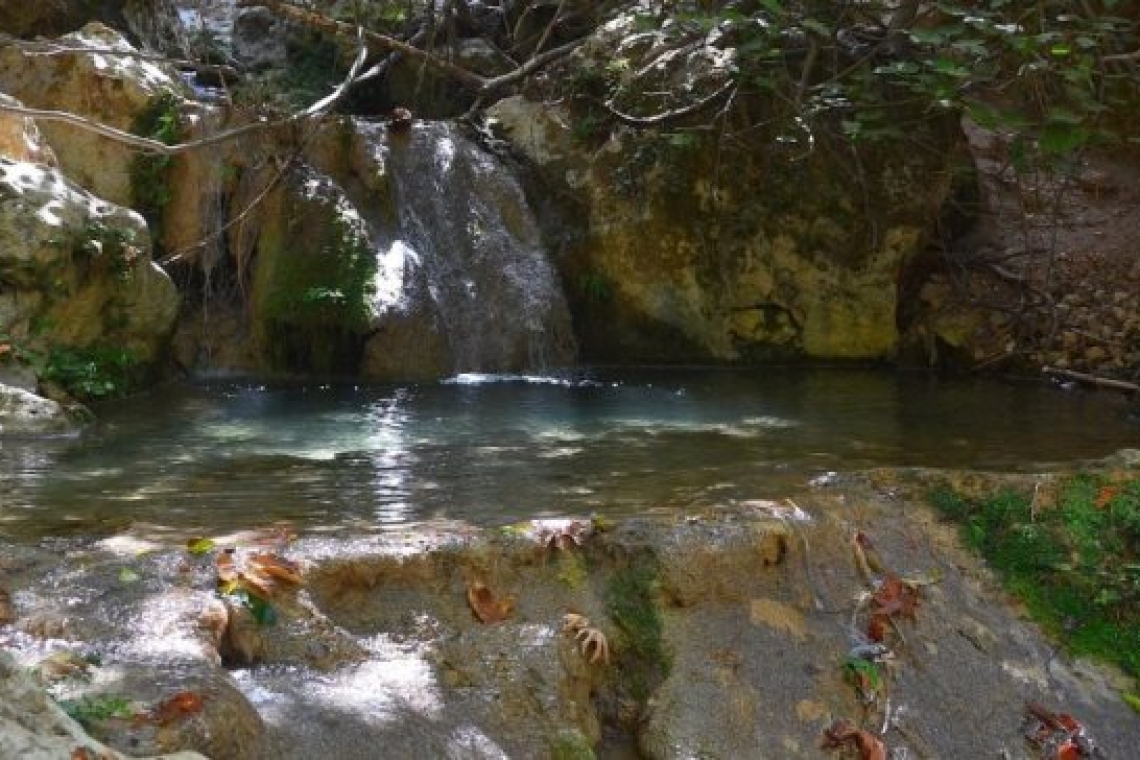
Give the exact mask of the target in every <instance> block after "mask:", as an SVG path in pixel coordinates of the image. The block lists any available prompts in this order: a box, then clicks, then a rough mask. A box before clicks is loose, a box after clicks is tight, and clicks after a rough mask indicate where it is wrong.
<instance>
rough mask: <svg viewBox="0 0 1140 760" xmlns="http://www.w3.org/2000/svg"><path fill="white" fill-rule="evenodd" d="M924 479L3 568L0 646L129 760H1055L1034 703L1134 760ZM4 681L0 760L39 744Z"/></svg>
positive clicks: (85, 552) (63, 554) (233, 541)
mask: <svg viewBox="0 0 1140 760" xmlns="http://www.w3.org/2000/svg"><path fill="white" fill-rule="evenodd" d="M931 477H933V476H931V475H930V474H929V473H926V474H915V473H906V474H899V473H872V474H867V475H861V476H857V477H851V478H841V479H839V480H837V481H835V482H833V483H831V484H829V485H825V486H818V487H816V488H814V489H812V490H811V491H809V492H806V493H804V494H799V495H796V496H795V497H794V498H792V499H790V500H783V501H762V500H757V501H753V502H743V503H739V504H735V505H732V506H731V507H726V508H724V509H721V510H714V511H709V512H706V513H702V514H697V515H688V516H683V517H670V518H644V519H631V520H627V521H623V522H621V523H618V524H612V525H611V524H607V523H606V522H605V521H599V520H594V521H589V520H582V521H574V520H568V521H538V522H535V523H526V524H523V525H518V526H512V527H508V528H503V529H499V530H487V531H477V530H472V529H467V528H465V527H455V526H450V527H444V528H431V529H428V528H424V529H417V530H409V531H407V532H404V533H398V534H386V535H383V536H380V537H361V538H355V539H329V538H315V537H301V538H298V539H292V538H291V537H290V536H289V535H288V534H287V532H282V531H267V532H259V533H251V534H249V535H241V536H229V537H224V538H222V537H216V538H213V539H209V540H206V539H200V540H196V541H193V542H191V544H190V545H189V546H187V545H183V544H182V543H181V541H180V542H178V545H172V544H171V542H170V541H167V542H165V544H164V542H162V541H160V540H158V539H157V538H155V536H154V535H152V534H153V531H151V532H150V533H149V534H148V530H147V529H146V528H145V527H144V526H139V527H137V528H135V529H133V530H132V531H131V532H129V533H126V534H120V535H116V536H113V537H109V538H103V539H91V540H84V541H78V542H70V543H61V542H58V541H45V542H44V543H43V544H41V545H38V546H28V545H11V544H9V545H0V570H3V581H2V585H3V586H4V589H3V590H4V591H5V592H7V594H6V595H0V623H6V625H3V626H0V644H3V645H5V646H6V647H8V648H10V649H12V650H13V651H14V652H15V653H16V655H17V658H18V659H19V660H20V662H21V663H22V664H23V665H24V666H26V667H29V668H33V671H32V672H34V673H36V674H37V676H38V678H39V679H40V680H41V682H43V683H46V684H48V685H49V686H48V688H50V689H51V691H52V692H53V693H54V694H55V695H56V696H57V698H58V699H59V700H61V704H63V705H64V706H65V707H66V708H67V710H68V712H69V713H70V714H71V715H73V716H75V717H77V718H78V719H79V720H81V721H82V722H83V723H84V725H85V726H87V728H88V729H89V730H90V731H91V732H92V733H93V734H94V735H95V736H97V737H98V738H99V739H100V740H102V741H104V742H106V743H107V744H109V745H110V746H112V747H114V748H115V749H117V750H120V751H123V752H127V753H132V754H156V753H160V752H171V751H176V750H196V751H198V752H201V753H203V754H205V755H207V756H209V757H213V758H218V759H221V758H235V759H236V758H241V760H247V759H248V758H306V759H310V758H333V757H335V758H341V759H344V760H352V759H353V758H361V759H363V758H409V757H422V758H428V757H432V758H436V757H438V758H542V757H552V758H559V759H561V758H589V757H603V758H606V757H609V758H631V757H645V758H692V757H702V758H704V757H707V758H726V759H727V758H732V759H733V760H737V759H746V758H756V759H760V758H790V759H792V760H795V759H796V758H823V757H842V756H843V755H842V753H843V752H848V753H854V754H851V755H849V756H852V757H855V756H858V750H857V749H856V746H855V745H856V743H857V741H859V740H863V741H864V742H865V743H866V744H867V746H868V747H870V748H871V750H872V751H874V750H875V746H874V745H873V744H872V742H876V741H881V742H882V744H883V746H884V748H885V751H887V752H889V753H891V754H890V755H889V756H890V757H909V758H964V757H1006V758H1011V759H1017V758H1025V759H1029V758H1039V757H1049V756H1050V755H1048V754H1044V751H1043V750H1042V747H1041V746H1038V745H1036V744H1034V743H1033V742H1032V741H1030V740H1027V738H1026V731H1027V726H1028V729H1029V733H1030V734H1031V735H1033V736H1034V737H1035V738H1039V739H1043V740H1044V739H1055V738H1058V737H1057V736H1054V735H1053V734H1054V733H1056V732H1052V733H1051V730H1050V729H1048V728H1042V721H1041V719H1040V717H1036V718H1035V717H1033V716H1032V715H1027V705H1028V704H1034V705H1037V706H1038V707H1034V708H1033V709H1034V710H1038V711H1039V710H1041V709H1048V710H1052V711H1055V712H1058V713H1067V714H1070V715H1072V716H1074V717H1075V718H1076V719H1077V720H1079V721H1080V722H1081V724H1083V726H1084V727H1086V728H1087V730H1088V732H1089V733H1090V734H1091V736H1092V737H1093V738H1094V739H1095V740H1096V742H1097V743H1098V745H1099V747H1100V750H1101V751H1102V752H1103V753H1104V755H1105V756H1106V757H1109V758H1125V757H1130V756H1132V754H1133V748H1134V747H1135V746H1136V745H1137V743H1138V742H1140V719H1138V718H1137V716H1136V715H1135V714H1134V713H1133V712H1131V710H1130V709H1129V708H1128V707H1127V706H1126V705H1125V704H1124V703H1123V702H1122V701H1121V699H1120V690H1121V689H1132V688H1134V687H1133V686H1132V685H1131V684H1129V683H1127V681H1126V680H1125V679H1123V678H1122V677H1121V676H1119V675H1114V674H1113V673H1112V672H1111V671H1109V670H1107V669H1103V668H1099V667H1094V666H1091V665H1089V664H1087V663H1083V662H1071V661H1069V660H1067V659H1066V657H1065V656H1064V655H1062V654H1061V653H1060V652H1058V651H1057V650H1056V648H1055V647H1054V646H1053V645H1051V644H1050V642H1048V641H1047V640H1045V639H1044V638H1043V637H1042V635H1041V634H1040V632H1039V631H1038V630H1037V629H1036V628H1035V627H1034V626H1033V625H1031V624H1029V623H1027V622H1026V621H1025V620H1024V619H1022V617H1021V616H1020V615H1019V614H1018V612H1017V610H1016V609H1015V608H1014V607H1012V606H1011V605H1010V604H1009V603H1008V600H1007V598H1006V597H1005V595H1004V594H1003V593H1002V592H1001V591H1000V589H998V587H997V586H996V585H995V584H994V582H993V581H992V579H991V577H990V575H989V573H988V571H986V570H985V569H984V568H983V567H981V566H980V565H979V563H978V562H977V560H976V559H974V558H973V557H972V556H970V555H968V554H967V553H966V552H965V551H964V550H963V549H961V548H960V546H959V544H958V541H957V538H956V532H955V528H954V526H952V525H949V524H946V523H943V522H940V521H939V520H938V518H937V517H936V516H935V515H934V514H933V513H932V512H931V511H929V510H928V509H927V507H926V506H925V505H924V503H923V494H924V493H925V492H926V490H927V487H928V485H929V482H930V479H931ZM938 477H942V476H941V475H939V476H938ZM987 482H990V483H991V485H992V482H991V481H987ZM856 537H859V538H858V540H856ZM186 538H191V537H181V539H183V540H184V539H186ZM856 547H858V548H856ZM219 589H220V591H219ZM873 639H881V641H880V642H876V641H873ZM0 665H2V668H3V673H4V674H6V676H5V677H4V678H0V704H3V705H6V706H8V707H6V708H5V710H4V711H0V736H5V735H8V734H9V733H11V731H12V730H13V728H14V727H22V730H25V731H27V730H30V729H29V727H35V728H36V729H37V730H39V731H40V732H41V733H42V734H44V735H47V734H50V733H52V732H53V731H54V730H55V728H54V726H56V725H58V724H59V720H60V719H59V718H58V715H56V713H57V712H58V711H52V710H48V708H45V707H34V706H33V705H32V703H31V702H30V701H28V700H27V698H25V697H21V698H19V699H16V697H15V696H14V694H13V693H12V689H13V688H15V687H14V686H13V684H16V683H22V684H26V681H17V680H16V679H14V678H13V676H12V673H13V672H14V671H13V667H12V666H11V665H10V664H8V662H7V660H5V661H3V663H0ZM19 688H21V689H25V691H26V688H25V686H20V687H19ZM13 705H14V706H15V709H14V710H13V708H12V707H11V706H13ZM32 710H38V711H39V712H38V713H35V714H33V713H32V712H31V711H32ZM21 711H22V712H21ZM41 715H42V716H47V717H41ZM837 720H847V721H850V724H851V726H852V730H851V731H850V733H851V738H850V739H842V738H840V739H839V740H838V742H839V743H840V744H841V745H842V746H841V747H840V748H839V750H838V752H836V751H832V750H828V749H825V748H823V747H822V746H821V744H822V743H823V742H822V739H823V737H824V735H825V732H826V731H828V730H829V729H832V731H831V733H832V734H833V735H835V734H837V732H836V731H835V730H834V725H835V721H837ZM855 729H862V730H864V731H866V732H867V733H866V734H858V733H857V732H856V730H855ZM838 733H840V734H841V733H842V732H838ZM1045 751H1052V750H1045ZM43 756H45V757H47V756H49V755H43ZM60 756H61V757H65V756H66V755H60ZM883 756H884V755H876V754H864V755H863V757H865V758H867V757H870V758H874V757H883ZM1057 756H1060V755H1057Z"/></svg>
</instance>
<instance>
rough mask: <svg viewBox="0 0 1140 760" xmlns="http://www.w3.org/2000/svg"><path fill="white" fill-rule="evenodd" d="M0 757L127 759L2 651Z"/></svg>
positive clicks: (190, 759)
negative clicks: (93, 734) (90, 731)
mask: <svg viewBox="0 0 1140 760" xmlns="http://www.w3.org/2000/svg"><path fill="white" fill-rule="evenodd" d="M0 757H5V758H17V757H18V758H20V759H21V760H59V758H65V757H69V758H80V757H83V758H87V757H99V758H106V760H125V758H127V757H128V756H127V755H122V754H120V753H119V752H117V751H115V750H113V749H111V748H110V747H107V746H105V745H103V744H102V743H100V742H97V741H95V740H94V739H92V738H91V737H90V736H88V735H87V733H86V732H85V731H84V730H83V728H82V727H81V726H80V725H79V724H78V723H76V722H75V721H74V720H72V719H71V718H70V717H68V715H67V714H66V713H65V712H64V711H63V710H62V709H61V708H60V707H59V705H57V704H56V703H55V701H54V700H52V699H51V697H49V696H48V695H47V694H46V693H45V692H44V689H43V687H42V686H41V685H40V684H39V683H37V682H36V681H35V679H34V677H33V676H32V674H31V673H30V672H29V671H27V670H25V669H24V668H22V667H20V666H19V665H17V664H16V662H15V660H13V658H12V656H11V655H10V654H8V653H7V652H4V651H0ZM153 760H205V758H204V757H203V756H202V755H199V754H198V753H197V752H177V753H174V754H170V755H162V756H160V757H155V758H153Z"/></svg>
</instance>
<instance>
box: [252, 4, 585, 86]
mask: <svg viewBox="0 0 1140 760" xmlns="http://www.w3.org/2000/svg"><path fill="white" fill-rule="evenodd" d="M254 5H260V6H265V7H267V8H269V9H270V10H271V11H273V12H274V13H276V14H278V15H280V16H282V17H283V18H285V19H288V20H290V21H294V22H296V23H298V24H302V25H305V26H308V27H311V28H313V29H319V30H321V31H324V32H328V33H330V34H335V35H340V36H345V35H348V34H352V33H354V31H355V27H353V26H352V25H351V24H348V23H345V22H343V21H337V20H335V19H331V18H329V17H328V16H324V15H322V14H320V13H315V12H313V11H308V10H304V9H302V8H298V7H297V6H295V5H290V4H289V3H287V2H284V0H239V1H238V6H239V7H248V6H254ZM364 37H365V39H366V40H367V41H368V42H369V43H373V44H375V45H377V46H379V47H382V48H385V49H387V50H393V51H396V52H399V53H403V54H404V55H406V56H408V57H410V58H414V59H416V60H418V61H421V62H423V63H424V64H425V65H426V66H429V67H431V68H433V69H435V70H436V71H438V72H440V73H441V74H444V75H446V76H448V77H450V78H451V79H453V80H455V81H456V82H458V83H459V84H460V85H462V86H463V87H466V88H467V89H468V90H471V91H472V92H473V93H475V95H477V96H479V97H480V98H482V97H486V96H487V95H489V94H491V93H493V92H495V91H497V90H500V89H502V88H504V87H507V86H508V85H511V84H513V83H515V82H517V81H519V80H521V79H525V78H526V77H528V76H530V75H531V74H533V73H535V72H536V71H538V70H539V69H541V68H543V67H544V66H547V65H549V64H550V63H553V62H554V61H556V60H558V59H559V58H562V57H564V56H566V55H568V54H569V53H571V52H572V51H574V50H575V49H576V48H577V47H578V46H579V45H581V44H582V43H583V42H584V41H585V40H584V39H582V40H574V41H572V42H568V43H566V44H565V45H561V46H559V47H556V48H553V49H551V50H548V51H546V52H545V53H542V54H540V55H536V56H534V57H533V58H531V59H530V60H528V61H527V62H526V63H524V64H523V65H522V66H519V67H518V68H517V69H514V70H513V71H508V72H507V73H505V74H501V75H499V76H496V77H484V76H481V75H479V74H476V73H475V72H473V71H469V70H468V69H465V68H463V67H462V66H457V65H456V64H454V63H452V62H451V61H448V60H445V59H443V58H440V57H439V56H437V55H435V54H434V53H431V52H430V51H427V50H422V49H420V48H418V47H415V46H414V45H411V44H409V43H407V42H404V41H403V40H399V39H396V38H395V37H391V36H389V35H387V34H381V33H379V32H373V31H367V30H366V31H365V32H364ZM366 76H368V75H366Z"/></svg>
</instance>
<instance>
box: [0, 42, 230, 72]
mask: <svg viewBox="0 0 1140 760" xmlns="http://www.w3.org/2000/svg"><path fill="white" fill-rule="evenodd" d="M9 46H12V47H16V48H18V49H19V50H21V51H23V52H24V53H26V54H27V55H34V56H48V57H51V56H57V55H104V56H107V57H109V58H134V59H135V60H138V61H151V62H154V63H166V64H170V65H171V66H175V67H177V68H179V69H193V70H194V71H196V72H198V73H199V74H217V75H218V76H220V77H224V78H226V79H237V78H239V77H240V76H241V74H240V72H239V71H238V70H237V69H236V68H234V67H233V66H227V65H224V64H212V63H202V62H200V61H191V60H189V59H185V58H168V57H167V56H164V55H161V54H159V53H144V52H141V51H139V50H119V49H118V48H91V47H67V46H65V45H59V44H57V43H55V42H45V41H43V40H21V39H17V38H15V37H13V36H12V35H10V34H2V33H0V47H9Z"/></svg>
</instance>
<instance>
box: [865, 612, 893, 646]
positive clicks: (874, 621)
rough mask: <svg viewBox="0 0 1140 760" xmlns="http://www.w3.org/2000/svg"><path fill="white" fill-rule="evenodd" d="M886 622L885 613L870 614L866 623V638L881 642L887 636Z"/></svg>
mask: <svg viewBox="0 0 1140 760" xmlns="http://www.w3.org/2000/svg"><path fill="white" fill-rule="evenodd" d="M887 623H888V620H887V616H886V615H872V616H871V622H870V623H868V624H867V638H869V639H870V640H871V641H874V642H875V643H878V644H881V643H882V642H883V641H884V640H885V639H886V638H887Z"/></svg>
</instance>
